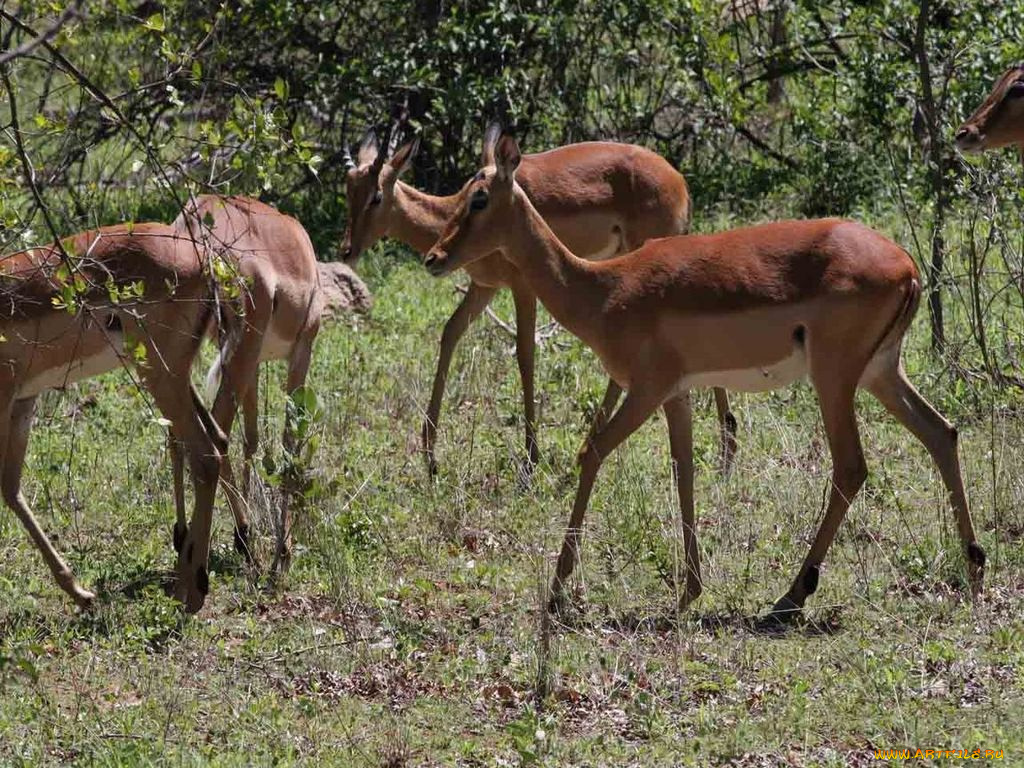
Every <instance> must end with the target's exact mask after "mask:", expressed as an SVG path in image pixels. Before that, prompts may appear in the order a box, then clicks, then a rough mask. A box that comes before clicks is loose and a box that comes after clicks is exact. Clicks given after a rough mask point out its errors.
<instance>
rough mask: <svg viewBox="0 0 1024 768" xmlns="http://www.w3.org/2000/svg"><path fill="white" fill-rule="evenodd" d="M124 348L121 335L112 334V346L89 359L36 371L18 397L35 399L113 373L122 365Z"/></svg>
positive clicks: (82, 358)
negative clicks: (46, 393) (85, 380)
mask: <svg viewBox="0 0 1024 768" xmlns="http://www.w3.org/2000/svg"><path fill="white" fill-rule="evenodd" d="M123 347H124V344H123V341H122V339H121V334H119V333H118V334H115V333H112V334H110V344H108V345H106V346H104V347H103V349H102V350H101V351H100V352H97V353H96V354H94V355H90V356H88V357H80V358H76V359H75V360H72V361H71V362H70V363H68V362H65V363H61V364H59V365H57V366H56V367H53V368H47V369H44V370H40V371H36V372H35V374H34V375H33V376H32V377H31V378H30V379H28V380H26V381H24V382H23V383H22V385H21V387H20V388H19V389H18V397H19V398H23V397H34V396H35V395H38V394H39V393H40V392H45V391H46V390H48V389H63V388H64V387H66V386H68V385H69V384H74V383H75V382H76V381H81V380H82V379H88V378H89V377H90V376H98V375H99V374H101V373H106V372H107V371H112V370H114V369H115V368H117V367H118V366H120V365H121V351H122V349H123Z"/></svg>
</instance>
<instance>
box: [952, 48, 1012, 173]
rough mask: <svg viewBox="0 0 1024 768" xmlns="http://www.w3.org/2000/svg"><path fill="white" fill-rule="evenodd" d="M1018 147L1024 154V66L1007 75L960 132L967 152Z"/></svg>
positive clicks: (958, 143)
mask: <svg viewBox="0 0 1024 768" xmlns="http://www.w3.org/2000/svg"><path fill="white" fill-rule="evenodd" d="M1010 145H1016V146H1017V147H1018V148H1019V149H1020V150H1021V152H1022V153H1024V63H1021V64H1016V65H1014V66H1012V67H1010V68H1009V69H1008V70H1006V71H1005V72H1003V74H1002V75H1001V76H1000V77H999V80H997V81H996V84H995V87H994V88H993V89H992V92H991V93H990V94H989V95H988V98H986V99H985V100H984V101H983V102H982V103H981V106H980V107H978V108H977V109H976V110H975V111H974V114H973V115H971V116H970V117H969V118H967V122H965V123H964V124H963V125H961V126H960V130H958V131H957V132H956V146H957V148H958V149H960V150H961V151H963V152H983V151H985V150H989V149H999V148H1000V147H1006V146H1010Z"/></svg>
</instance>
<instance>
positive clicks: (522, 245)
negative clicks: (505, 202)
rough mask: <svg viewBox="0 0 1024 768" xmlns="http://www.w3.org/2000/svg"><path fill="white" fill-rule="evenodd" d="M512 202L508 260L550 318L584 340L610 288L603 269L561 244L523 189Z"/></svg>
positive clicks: (597, 316) (594, 326)
mask: <svg viewBox="0 0 1024 768" xmlns="http://www.w3.org/2000/svg"><path fill="white" fill-rule="evenodd" d="M512 206H513V210H514V211H515V213H514V216H513V221H514V222H515V223H514V224H512V225H511V226H510V227H509V228H508V239H507V243H508V246H507V252H506V256H507V258H508V259H509V260H510V261H511V262H512V263H513V264H515V265H516V267H517V268H518V269H519V271H520V272H521V273H522V274H523V276H524V277H525V278H526V281H527V283H528V284H529V286H530V288H531V289H532V290H533V292H534V293H535V294H536V295H537V298H539V299H540V301H541V303H542V304H543V305H544V306H545V307H547V310H548V312H550V313H551V316H552V317H554V318H555V320H557V321H558V322H559V323H560V324H561V325H562V326H563V327H565V328H566V329H568V330H569V331H571V332H572V333H574V334H575V335H576V336H578V337H580V338H581V339H583V340H584V341H587V340H588V337H589V336H591V335H592V334H593V332H594V331H595V330H596V328H597V323H596V321H597V320H598V319H599V316H600V314H601V311H602V307H603V306H604V304H605V301H606V299H607V298H608V295H609V294H610V292H611V288H612V287H613V286H612V285H611V284H609V281H608V279H607V278H608V277H609V275H608V274H607V270H603V271H602V273H601V274H599V273H598V271H597V270H595V269H594V266H593V265H592V264H590V262H588V261H586V260H585V259H581V258H579V257H578V256H576V255H574V254H573V253H572V251H570V250H569V249H568V248H567V247H566V246H565V245H563V244H562V241H561V240H559V239H558V237H557V236H556V235H555V233H554V232H553V231H552V230H551V228H550V227H549V226H548V225H547V222H545V221H544V219H543V217H542V216H541V215H540V214H539V213H538V212H537V209H536V208H534V207H533V204H532V203H531V202H530V200H529V199H528V198H527V197H526V194H525V193H524V192H523V191H522V190H521V189H517V190H516V191H515V192H514V194H513V198H512Z"/></svg>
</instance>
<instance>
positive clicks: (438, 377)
mask: <svg viewBox="0 0 1024 768" xmlns="http://www.w3.org/2000/svg"><path fill="white" fill-rule="evenodd" d="M497 291H498V289H497V288H487V287H484V286H482V285H477V284H476V283H470V284H469V290H467V291H466V295H465V296H463V297H462V301H461V302H460V303H459V306H458V307H456V309H455V312H454V313H452V316H451V317H449V318H448V322H447V323H445V325H444V331H443V332H442V333H441V350H440V353H439V354H438V356H437V371H436V372H435V373H434V386H433V389H432V390H431V392H430V405H428V406H427V418H426V420H425V421H424V422H423V453H424V455H425V456H426V458H427V471H428V472H429V473H430V476H431V477H436V476H437V457H436V456H435V455H434V443H435V442H436V441H437V420H438V419H439V418H440V416H441V400H442V398H444V388H445V385H446V384H447V382H448V368H449V366H450V365H451V362H452V353H453V352H454V351H455V345H456V344H458V343H459V339H461V338H462V336H463V334H465V332H466V329H467V328H469V326H470V324H472V322H473V321H474V320H476V319H477V318H478V317H479V316H480V313H481V312H483V311H484V309H486V308H487V305H488V304H490V303H491V299H493V298H494V294H495V293H497Z"/></svg>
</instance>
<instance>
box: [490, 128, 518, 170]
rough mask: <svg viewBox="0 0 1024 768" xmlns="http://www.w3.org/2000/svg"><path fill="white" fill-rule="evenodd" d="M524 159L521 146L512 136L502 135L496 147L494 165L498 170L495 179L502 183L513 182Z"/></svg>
mask: <svg viewBox="0 0 1024 768" xmlns="http://www.w3.org/2000/svg"><path fill="white" fill-rule="evenodd" d="M522 159H523V155H522V153H521V152H520V151H519V144H517V143H516V140H515V139H514V138H513V137H512V135H511V134H508V133H504V134H502V136H501V138H500V139H498V144H497V145H496V146H495V147H494V165H495V168H496V169H497V172H496V173H495V178H497V179H499V180H500V181H512V180H513V179H514V178H515V175H516V168H518V167H519V162H520V161H521V160H522Z"/></svg>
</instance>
